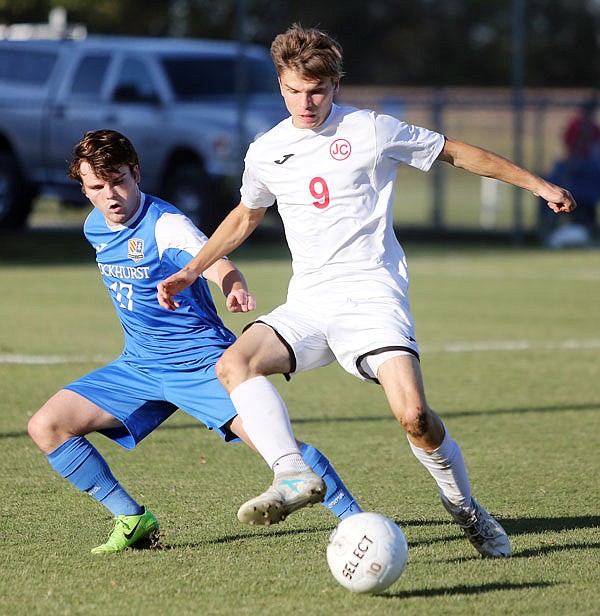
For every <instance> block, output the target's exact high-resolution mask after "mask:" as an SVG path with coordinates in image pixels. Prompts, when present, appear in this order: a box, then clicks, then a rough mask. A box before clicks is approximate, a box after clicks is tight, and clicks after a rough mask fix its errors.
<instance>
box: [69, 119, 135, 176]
mask: <svg viewBox="0 0 600 616" xmlns="http://www.w3.org/2000/svg"><path fill="white" fill-rule="evenodd" d="M83 162H86V163H88V164H89V166H90V167H91V168H92V171H93V172H94V174H95V175H96V176H97V177H99V178H101V179H103V180H106V179H108V178H109V176H110V175H111V174H112V173H117V172H118V171H119V169H120V168H121V167H122V166H123V165H127V166H128V167H129V169H130V170H131V173H132V174H134V173H135V167H136V166H138V167H139V160H138V155H137V152H136V151H135V148H134V147H133V145H132V143H131V141H129V139H127V137H125V136H124V135H122V134H121V133H118V132H117V131H115V130H107V129H103V130H92V131H88V132H87V133H86V134H85V135H84V136H83V139H82V140H81V141H80V142H79V143H78V144H77V145H76V146H75V147H74V148H73V157H72V159H71V163H70V165H69V170H68V172H67V176H68V177H69V178H71V179H72V180H76V181H77V182H79V183H81V174H80V171H79V168H80V166H81V163H83Z"/></svg>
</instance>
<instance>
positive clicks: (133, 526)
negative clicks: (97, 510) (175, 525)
mask: <svg viewBox="0 0 600 616" xmlns="http://www.w3.org/2000/svg"><path fill="white" fill-rule="evenodd" d="M157 543H158V520H157V519H156V518H155V517H154V514H153V513H152V512H151V511H149V510H148V509H146V507H144V513H141V514H140V515H119V516H117V517H116V518H115V527H114V529H113V531H112V533H111V534H110V537H109V538H108V541H107V542H106V543H103V544H102V545H99V546H98V547H96V548H93V549H92V554H111V553H113V552H122V551H123V550H126V549H127V548H129V547H132V546H135V547H141V546H142V545H149V546H155V545H156V544H157Z"/></svg>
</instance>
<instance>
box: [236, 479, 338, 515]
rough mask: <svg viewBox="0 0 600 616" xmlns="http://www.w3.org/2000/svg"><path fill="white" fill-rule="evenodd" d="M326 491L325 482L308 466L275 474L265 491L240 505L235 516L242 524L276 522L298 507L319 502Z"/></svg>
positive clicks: (310, 505)
mask: <svg viewBox="0 0 600 616" xmlns="http://www.w3.org/2000/svg"><path fill="white" fill-rule="evenodd" d="M326 492H327V488H326V486H325V482H324V481H323V480H322V479H321V478H320V477H319V476H318V475H317V474H315V473H313V472H312V471H310V470H309V471H306V472H304V473H287V474H281V475H277V476H276V477H275V479H274V480H273V483H272V485H271V486H270V487H269V488H267V490H266V491H265V492H263V493H262V494H261V495H260V496H257V497H256V498H252V499H251V500H249V501H247V502H245V503H244V504H243V505H242V506H241V507H240V509H239V511H238V513H237V517H238V520H239V521H240V522H242V523H243V524H262V525H265V526H269V525H270V524H277V522H282V521H283V520H285V519H286V517H287V516H288V515H289V514H290V513H292V512H293V511H296V510H297V509H301V508H302V507H312V506H313V505H314V504H316V503H320V502H322V501H323V499H324V498H325V493H326Z"/></svg>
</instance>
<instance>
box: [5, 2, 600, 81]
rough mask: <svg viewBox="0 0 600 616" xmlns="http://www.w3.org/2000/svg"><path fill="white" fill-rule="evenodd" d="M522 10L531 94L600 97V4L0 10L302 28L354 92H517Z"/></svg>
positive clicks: (187, 26)
mask: <svg viewBox="0 0 600 616" xmlns="http://www.w3.org/2000/svg"><path fill="white" fill-rule="evenodd" d="M515 1H520V2H521V3H522V5H523V8H524V11H523V12H524V17H525V18H524V22H523V33H524V39H525V40H524V41H523V46H524V49H525V53H526V62H525V84H526V85H527V86H534V87H535V86H540V87H541V86H544V87H594V88H596V87H599V86H600V53H599V48H600V0H410V1H408V0H404V1H403V0H328V1H326V2H324V1H323V0H301V1H298V0H94V2H89V0H20V1H19V2H15V0H0V23H5V24H12V23H20V22H44V21H46V20H47V18H48V12H49V10H50V9H51V8H52V7H55V6H63V7H64V8H66V10H67V12H68V17H69V22H80V23H83V24H85V25H86V26H87V28H88V31H89V32H90V33H104V34H134V35H151V36H184V37H209V38H226V39H232V38H237V37H238V36H239V35H240V33H241V32H242V33H243V36H244V38H245V39H246V40H248V41H252V42H258V43H262V44H265V45H269V44H270V42H271V40H272V38H273V36H274V35H275V34H277V33H278V32H281V31H283V30H285V29H286V28H287V27H288V26H289V25H290V24H291V23H293V22H300V23H302V25H304V26H319V27H321V28H323V29H324V30H327V31H328V32H330V33H331V34H333V35H334V36H335V37H336V38H337V39H338V40H339V41H340V42H341V43H342V45H343V47H344V55H345V65H346V81H347V82H348V83H354V84H374V85H408V86H410V85H428V86H432V85H435V86H468V85H484V86H494V85H507V84H509V83H510V82H511V66H512V65H511V62H512V60H511V51H512V48H513V45H514V41H513V31H514V20H513V14H514V11H513V3H514V2H515ZM241 24H243V26H242V25H241Z"/></svg>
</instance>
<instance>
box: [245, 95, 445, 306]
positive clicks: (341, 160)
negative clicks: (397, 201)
mask: <svg viewBox="0 0 600 616" xmlns="http://www.w3.org/2000/svg"><path fill="white" fill-rule="evenodd" d="M443 146H444V137H443V135H441V134H439V133H437V132H434V131H431V130H428V129H425V128H420V127H417V126H412V125H410V124H407V123H405V122H402V121H400V120H398V119H396V118H393V117H391V116H387V115H379V114H377V113H375V112H373V111H369V110H358V109H355V108H352V107H340V106H337V105H333V107H332V110H331V114H330V115H329V117H328V119H327V120H326V121H325V122H324V123H323V124H322V125H321V126H319V127H318V128H316V129H299V128H296V127H294V125H293V124H292V120H291V118H287V119H286V120H284V121H283V122H281V123H280V124H278V125H277V126H275V127H274V128H273V129H271V130H270V131H269V132H267V133H266V134H265V135H263V136H262V137H260V138H259V139H257V140H256V141H255V142H254V143H253V144H252V145H251V146H250V148H249V149H248V153H247V156H246V166H245V170H244V175H243V181H242V188H241V198H242V202H243V203H244V205H245V206H247V207H249V208H260V207H268V206H271V205H272V204H273V203H274V202H275V201H276V202H277V206H278V209H279V213H280V215H281V218H282V220H283V224H284V228H285V234H286V237H287V241H288V245H289V248H290V251H291V254H292V267H293V277H292V280H291V282H290V288H289V294H288V297H294V296H295V295H296V294H298V293H299V294H301V295H304V294H305V293H306V292H316V293H318V294H319V295H320V297H321V298H322V299H324V295H323V294H325V295H327V294H329V292H330V291H331V293H333V294H335V295H336V296H339V294H340V293H342V294H344V293H345V294H346V295H351V296H352V297H359V298H360V297H377V296H394V297H397V296H398V293H400V295H401V296H404V297H406V291H407V287H408V272H407V269H406V260H405V256H404V251H403V250H402V247H401V246H400V244H399V243H398V240H397V239H396V235H395V233H394V228H393V221H392V204H393V199H394V184H395V181H396V174H397V170H398V167H399V165H400V164H402V163H404V164H407V165H411V166H413V167H415V168H417V169H420V170H422V171H428V170H429V169H430V167H431V165H432V164H433V162H434V161H435V160H436V158H437V157H438V155H439V153H440V152H441V150H442V148H443Z"/></svg>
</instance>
